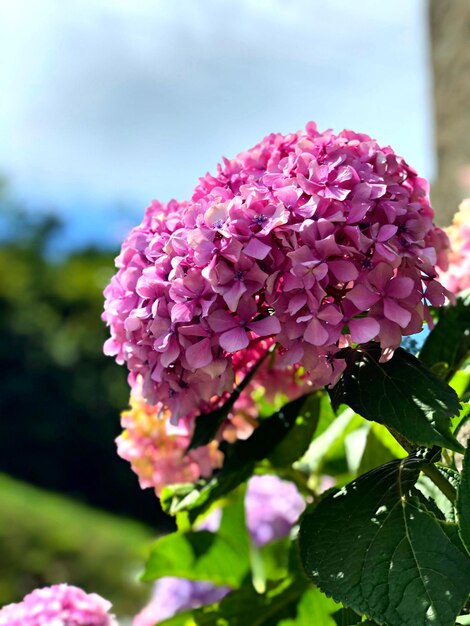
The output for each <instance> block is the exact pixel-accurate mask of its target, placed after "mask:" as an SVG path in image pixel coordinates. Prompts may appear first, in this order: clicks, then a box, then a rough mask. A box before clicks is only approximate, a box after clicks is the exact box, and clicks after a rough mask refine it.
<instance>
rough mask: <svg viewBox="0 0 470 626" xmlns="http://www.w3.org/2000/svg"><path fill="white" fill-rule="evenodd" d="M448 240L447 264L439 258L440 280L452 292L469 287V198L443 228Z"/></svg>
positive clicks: (455, 292)
mask: <svg viewBox="0 0 470 626" xmlns="http://www.w3.org/2000/svg"><path fill="white" fill-rule="evenodd" d="M445 231H446V233H447V235H448V237H449V240H450V253H449V259H448V264H446V263H445V261H444V262H442V260H440V266H441V267H442V269H443V270H445V271H442V272H441V273H440V281H441V282H442V284H443V285H444V286H445V287H446V288H447V289H448V290H449V291H451V292H452V293H454V294H457V293H459V292H460V291H464V290H465V289H470V198H467V200H464V201H463V202H462V203H461V204H460V206H459V210H458V211H457V213H456V214H455V215H454V219H453V221H452V225H451V226H449V227H448V228H446V229H445Z"/></svg>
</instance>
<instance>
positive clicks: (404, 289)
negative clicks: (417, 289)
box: [387, 276, 415, 299]
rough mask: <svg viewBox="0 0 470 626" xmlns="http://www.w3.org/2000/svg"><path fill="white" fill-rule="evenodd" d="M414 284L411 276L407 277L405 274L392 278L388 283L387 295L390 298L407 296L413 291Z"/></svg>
mask: <svg viewBox="0 0 470 626" xmlns="http://www.w3.org/2000/svg"><path fill="white" fill-rule="evenodd" d="M414 286H415V283H414V280H413V279H412V278H407V277H406V276H399V277H398V278H393V279H392V280H391V281H390V282H389V284H388V287H387V296H388V297H390V298H400V299H401V298H407V297H408V296H409V295H410V293H411V292H412V291H413V287H414Z"/></svg>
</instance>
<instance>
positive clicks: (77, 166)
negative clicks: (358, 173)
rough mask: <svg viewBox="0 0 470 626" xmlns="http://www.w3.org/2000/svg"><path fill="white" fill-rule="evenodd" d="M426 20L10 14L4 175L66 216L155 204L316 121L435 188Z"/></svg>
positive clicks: (260, 13) (313, 6)
mask: <svg viewBox="0 0 470 626" xmlns="http://www.w3.org/2000/svg"><path fill="white" fill-rule="evenodd" d="M423 20H424V0H399V1H398V0H395V1H393V2H392V1H391V0H389V1H385V2H381V3H378V2H377V0H363V1H362V2H359V3H358V2H355V3H352V2H350V0H330V1H329V2H324V1H321V0H179V1H178V2H171V1H170V0H132V2H129V1H127V0H126V1H125V0H81V1H80V2H74V3H72V2H63V1H61V0H15V1H14V2H11V0H0V58H2V59H3V60H4V61H3V62H2V65H1V67H0V93H1V94H2V98H1V101H0V170H4V171H6V172H8V173H11V174H12V175H13V178H14V181H16V182H17V184H18V187H19V188H20V190H23V191H24V192H25V193H29V190H30V189H32V188H34V189H35V194H37V195H38V196H39V197H40V198H41V199H50V200H52V201H53V202H55V203H56V204H58V205H59V206H66V205H67V204H69V205H70V207H75V206H76V204H77V201H78V200H81V201H83V202H84V203H85V202H93V203H94V204H95V205H98V204H99V203H100V202H103V203H105V202H106V201H112V200H114V199H121V198H124V199H126V200H129V201H133V202H135V203H136V204H140V203H142V204H143V203H145V202H146V200H148V199H150V198H151V197H152V196H158V197H160V198H161V199H167V198H168V197H170V196H178V197H185V196H188V195H189V193H190V190H191V189H192V187H193V186H194V183H195V182H196V179H197V176H198V175H199V174H202V173H204V172H205V171H206V170H207V169H209V168H210V169H213V168H214V166H215V163H216V162H217V160H219V158H220V156H221V155H222V153H224V154H227V155H229V156H230V155H233V154H234V153H236V152H237V151H239V150H241V149H244V148H246V147H248V146H250V145H252V144H253V143H255V142H256V141H258V140H259V139H260V138H261V137H262V136H263V135H264V134H266V133H268V132H270V131H272V130H281V131H289V130H296V129H297V128H299V127H302V126H303V125H304V123H305V122H306V121H308V120H309V119H316V120H317V121H318V123H319V126H320V127H334V128H336V129H338V130H339V129H340V128H342V127H344V126H346V127H352V128H354V129H356V130H361V131H364V132H369V133H370V134H372V135H375V136H377V137H378V138H379V140H381V141H383V142H384V143H391V144H392V145H393V146H394V147H396V148H397V150H399V151H402V152H404V153H405V156H407V157H408V160H409V161H410V162H412V163H415V164H416V165H417V166H418V167H419V168H420V169H422V168H423V167H424V168H425V169H426V170H427V171H426V172H425V173H427V174H429V173H430V168H431V165H432V160H431V159H430V158H429V148H430V140H429V136H430V121H429V113H428V108H427V104H426V103H427V100H426V98H427V89H428V87H427V82H426V81H427V78H426V74H425V45H424V33H425V25H424V23H423ZM139 209H140V207H139ZM74 210H75V209H74Z"/></svg>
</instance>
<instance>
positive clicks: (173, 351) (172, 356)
mask: <svg viewBox="0 0 470 626" xmlns="http://www.w3.org/2000/svg"><path fill="white" fill-rule="evenodd" d="M179 353H180V347H179V344H178V342H177V341H176V339H175V338H174V337H172V338H171V339H170V341H169V343H168V347H167V349H166V350H165V352H162V355H161V357H160V362H161V364H162V365H163V367H168V366H169V365H171V364H172V363H173V362H174V361H176V359H177V358H178V356H179Z"/></svg>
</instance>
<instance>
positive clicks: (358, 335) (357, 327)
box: [348, 317, 380, 343]
mask: <svg viewBox="0 0 470 626" xmlns="http://www.w3.org/2000/svg"><path fill="white" fill-rule="evenodd" d="M348 326H349V330H350V332H351V339H352V340H353V341H354V343H366V342H367V341H371V340H372V339H374V337H376V336H377V335H378V334H379V332H380V324H379V323H378V321H377V320H375V319H374V318H373V317H362V318H359V319H356V320H350V322H349V323H348Z"/></svg>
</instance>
